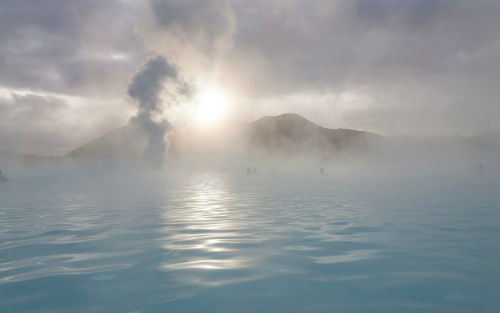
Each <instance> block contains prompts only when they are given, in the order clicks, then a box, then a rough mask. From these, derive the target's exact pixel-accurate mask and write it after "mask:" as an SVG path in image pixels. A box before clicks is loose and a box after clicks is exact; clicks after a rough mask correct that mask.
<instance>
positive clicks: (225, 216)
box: [161, 174, 249, 271]
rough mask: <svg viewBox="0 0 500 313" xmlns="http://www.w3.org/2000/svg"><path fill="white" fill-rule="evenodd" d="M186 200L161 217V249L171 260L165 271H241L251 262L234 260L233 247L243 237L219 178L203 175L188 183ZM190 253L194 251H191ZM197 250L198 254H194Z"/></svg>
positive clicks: (165, 265)
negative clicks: (162, 232) (162, 228)
mask: <svg viewBox="0 0 500 313" xmlns="http://www.w3.org/2000/svg"><path fill="white" fill-rule="evenodd" d="M185 190H186V195H184V201H183V202H182V203H180V205H179V206H177V207H176V208H175V209H172V207H171V206H168V207H169V209H168V210H166V211H164V212H163V214H162V215H161V218H162V220H163V221H164V224H165V234H166V235H167V236H166V237H165V238H164V239H163V243H162V247H163V248H164V249H165V250H166V251H168V252H169V256H170V259H169V260H168V262H164V263H162V265H161V268H162V269H163V270H169V271H172V270H185V269H201V270H222V269H235V268H242V267H244V266H245V264H246V263H248V261H249V260H248V259H246V258H242V257H238V258H236V257H234V256H233V255H231V252H233V251H234V250H235V248H234V247H231V246H234V244H237V243H239V242H240V240H242V239H243V238H242V237H243V236H244V234H243V233H241V232H239V230H240V229H241V227H239V226H238V225H237V224H236V222H234V221H233V217H232V212H231V208H230V207H229V206H228V201H227V200H228V199H230V195H229V194H228V193H227V191H226V188H225V185H224V180H223V179H222V178H221V177H219V176H214V175H208V174H206V175H201V176H196V177H194V178H193V179H192V180H191V181H190V182H189V184H188V186H187V188H186V189H185ZM190 251H191V252H190ZM195 251H196V252H195Z"/></svg>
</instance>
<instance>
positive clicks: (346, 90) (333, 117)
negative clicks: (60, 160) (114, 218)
mask: <svg viewBox="0 0 500 313" xmlns="http://www.w3.org/2000/svg"><path fill="white" fill-rule="evenodd" d="M498 29H500V2H499V1H497V0H476V1H472V0H352V1H347V0H345V1H336V0H317V1H313V0H303V1H300V0H255V1H243V0H227V1H224V0H149V1H142V0H141V1H139V0H109V1H100V0H95V1H72V0H67V1H55V0H53V1H52V0H36V1H35V0H33V1H31V0H23V1H18V0H3V1H1V2H0V42H1V44H0V151H3V150H9V151H15V152H21V153H33V154H42V155H60V154H64V153H65V152H67V151H69V150H71V149H74V148H76V147H78V146H80V145H81V144H83V143H85V142H88V141H90V140H92V139H94V138H96V137H97V136H99V135H101V134H103V133H105V132H107V131H109V130H111V129H114V128H116V127H120V126H123V125H125V124H127V123H128V121H129V120H130V119H131V118H132V117H133V116H135V115H136V113H137V111H138V105H137V103H136V102H135V101H134V99H132V98H131V97H130V95H129V94H128V92H127V91H128V90H129V86H130V84H131V82H132V81H133V79H134V76H135V75H136V73H138V72H139V71H140V69H141V68H144V64H146V63H147V62H148V61H150V60H153V59H155V58H157V57H158V56H161V57H163V58H165V60H166V62H168V64H169V65H172V67H173V68H175V70H176V73H178V75H179V77H182V81H185V82H186V86H189V88H190V93H189V94H191V95H192V98H193V99H197V96H196V95H197V94H204V93H205V94H207V90H210V91H211V92H212V93H213V92H214V91H215V93H217V94H219V95H223V98H224V99H225V102H226V105H227V107H225V108H224V111H225V113H226V115H227V116H226V118H231V119H238V120H245V121H251V120H254V119H257V118H259V117H261V116H264V115H276V114H280V113H286V112H293V113H298V114H301V115H303V116H304V117H306V118H308V119H310V120H312V121H313V122H316V123H318V124H320V125H322V126H325V127H329V128H355V129H361V130H368V131H373V132H376V133H379V134H382V135H417V136H447V135H456V134H458V135H473V134H480V133H486V132H494V131H498V130H499V129H500V91H499V90H500V88H499V86H500V32H499V31H498ZM171 94H172V92H171V91H169V92H168V95H171ZM198 98H199V97H198ZM201 98H203V97H201ZM212 98H213V97H212ZM172 101H173V100H172V98H171V97H164V99H163V100H162V102H164V103H161V105H160V107H161V109H159V110H158V112H160V113H158V114H159V115H161V116H163V117H165V118H167V119H168V120H169V122H170V123H172V125H173V126H174V127H177V128H182V127H188V126H189V125H190V124H192V123H195V121H194V120H193V119H190V116H191V115H192V112H193V110H195V109H196V106H197V105H199V104H196V101H195V100H192V99H191V100H190V99H187V100H185V101H184V100H183V101H180V100H178V101H177V100H176V101H175V103H173V102H172ZM167 102H168V103H167ZM208 111H210V107H209V108H208ZM203 112H207V108H206V107H205V108H204V111H203Z"/></svg>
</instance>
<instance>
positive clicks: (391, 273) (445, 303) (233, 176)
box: [0, 170, 500, 312]
mask: <svg viewBox="0 0 500 313" xmlns="http://www.w3.org/2000/svg"><path fill="white" fill-rule="evenodd" d="M499 185H500V184H499V183H498V179H497V178H496V177H495V175H484V174H482V175H479V174H477V173H474V172H463V173H453V172H448V173H441V175H434V174H432V175H431V174H425V173H424V174H419V175H416V174H411V175H410V174H401V175H392V174H391V176H390V177H389V176H388V175H384V174H383V172H378V173H377V174H376V175H373V176H370V175H364V176H359V175H358V176H356V175H352V176H349V175H346V174H345V173H344V174H343V175H335V173H331V172H330V173H328V175H326V176H321V175H319V174H316V173H308V174H300V175H298V174H297V173H279V172H270V171H261V172H259V173H258V174H255V175H250V176H247V175H245V173H244V171H241V173H240V172H238V171H229V170H226V171H223V170H216V171H190V172H186V173H184V174H183V175H178V174H170V173H168V172H166V173H159V174H158V173H157V174H156V175H155V176H154V177H150V176H148V175H142V174H138V173H133V172H130V173H128V172H127V173H121V172H119V171H110V173H103V172H99V171H98V172H96V173H91V174H88V173H86V174H85V175H75V174H74V173H73V174H71V175H70V174H61V173H56V174H53V175H49V174H47V173H43V174H39V175H38V176H36V177H28V176H20V177H18V178H16V177H14V178H11V179H10V180H9V182H8V183H7V184H2V185H0V311H9V312H14V311H24V312H25V311H78V312H80V311H84V312H117V311H141V312H156V311H162V312H163V311H175V312H201V311H203V312H211V311H217V312H285V311H287V312H291V311H297V312H381V311H384V312H402V311H404V312H473V311H474V312H476V311H482V312H486V311H488V312H490V311H491V312H498V311H499V309H500V304H499V302H500V300H499V293H500V287H499V280H500V278H499V277H500V270H499V265H498V264H499V261H500V239H499V238H500V231H499V228H500V227H499V220H500V218H499V216H500V214H499V213H500V205H499V202H500V201H499V196H498V186H499Z"/></svg>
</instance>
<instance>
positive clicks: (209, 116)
mask: <svg viewBox="0 0 500 313" xmlns="http://www.w3.org/2000/svg"><path fill="white" fill-rule="evenodd" d="M227 106H228V101H227V97H226V95H225V94H224V93H223V92H222V91H221V90H220V89H217V88H214V87H207V88H205V89H204V90H202V91H201V93H200V95H199V97H198V99H197V108H196V121H197V123H198V124H199V125H201V126H214V125H216V124H218V123H220V122H221V121H222V120H223V119H224V117H225V113H226V109H227Z"/></svg>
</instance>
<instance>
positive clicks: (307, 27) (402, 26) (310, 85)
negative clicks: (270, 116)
mask: <svg viewBox="0 0 500 313" xmlns="http://www.w3.org/2000/svg"><path fill="white" fill-rule="evenodd" d="M233 7H234V8H235V12H236V17H237V21H238V32H237V34H236V36H235V38H234V50H233V51H232V53H231V54H230V55H229V56H228V60H227V63H226V64H227V68H226V69H227V71H228V72H229V74H228V75H227V81H228V83H230V84H233V85H235V86H236V88H239V89H240V90H241V92H245V93H246V94H247V95H249V96H250V97H253V98H254V99H253V100H254V101H253V103H254V105H255V103H257V102H259V101H260V99H264V100H265V99H267V98H269V97H273V98H276V97H280V96H286V95H289V94H294V93H302V94H306V93H310V94H328V93H335V94H340V93H342V92H351V93H352V92H354V91H356V92H361V95H362V96H366V97H369V98H371V99H372V101H371V102H372V105H373V107H371V108H367V110H368V109H369V111H372V110H375V111H376V110H377V109H378V108H379V109H380V110H381V111H385V109H386V108H390V107H396V108H401V110H405V111H408V112H412V111H415V112H417V111H419V110H420V108H421V107H422V106H425V107H426V108H427V109H428V113H429V114H431V115H432V114H433V113H434V112H435V113H436V114H438V111H439V110H440V109H439V107H440V106H443V105H444V106H448V108H449V109H450V110H454V108H456V106H455V105H454V103H456V102H457V101H462V100H466V99H467V101H470V100H472V102H471V103H470V104H469V105H470V106H472V107H475V108H476V110H481V111H485V112H487V113H486V114H489V115H494V116H498V112H499V111H500V108H499V94H498V92H497V86H498V83H499V81H500V45H499V43H500V35H499V33H498V32H497V31H496V29H499V28H500V18H499V17H500V16H499V12H500V3H498V1H490V0H485V1H466V0H464V1H461V0H457V1H447V0H425V1H419V0H402V1H396V0H374V1H371V0H358V1H314V2H311V1H255V2H252V3H246V2H244V1H236V2H235V3H233ZM231 73H238V75H232V74H231ZM403 90H404V92H403ZM412 90H422V91H424V92H422V93H421V94H416V93H415V92H411V94H412V96H414V98H411V99H410V100H409V98H410V97H409V96H408V93H407V94H405V92H408V91H412ZM388 92H394V94H393V95H392V97H386V96H385V94H387V93H388ZM474 99H475V100H474ZM382 101H391V102H389V103H388V102H382ZM332 106H334V105H333V104H332ZM288 109H289V110H291V111H296V112H299V113H302V112H307V111H308V110H314V103H311V104H310V105H309V104H308V103H307V101H304V103H302V104H301V105H297V104H293V105H292V104H290V105H289V106H288ZM367 112H368V111H367ZM453 112H454V114H455V113H456V114H460V112H458V111H453ZM325 113H332V112H325ZM346 113H348V112H346ZM377 116H379V117H380V118H381V119H380V124H387V125H389V126H390V125H391V124H392V123H395V122H396V120H397V117H395V116H391V115H387V116H380V115H377ZM408 116H411V114H409V115H408ZM468 117H469V119H471V120H475V121H474V122H471V123H470V125H469V126H474V128H475V129H476V131H477V132H481V131H488V130H491V129H492V128H495V127H498V123H491V122H489V123H487V124H483V123H482V119H481V118H477V119H476V118H475V116H468ZM431 120H434V122H433V123H434V124H432V125H429V126H431V127H430V128H432V129H435V130H438V129H439V124H435V123H437V122H438V121H437V120H436V119H429V120H427V122H429V123H431ZM399 122H400V121H397V123H399ZM404 122H408V125H412V124H413V123H411V120H405V121H403V123H404ZM329 126H335V125H329ZM337 126H342V125H337ZM351 126H355V127H358V128H366V126H367V125H364V122H363V121H361V120H360V121H358V123H354V124H352V123H351ZM425 126H426V121H422V123H421V125H420V126H419V127H408V129H406V132H409V133H419V132H421V131H423V132H426V127H425ZM468 128H470V127H468ZM385 130H386V131H388V132H391V131H393V130H394V129H393V128H392V127H388V128H387V129H385ZM442 131H443V132H449V131H452V132H453V131H454V132H456V133H460V132H461V131H463V129H462V128H461V124H459V123H456V124H454V125H452V124H447V127H446V129H442ZM438 133H439V132H438Z"/></svg>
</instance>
